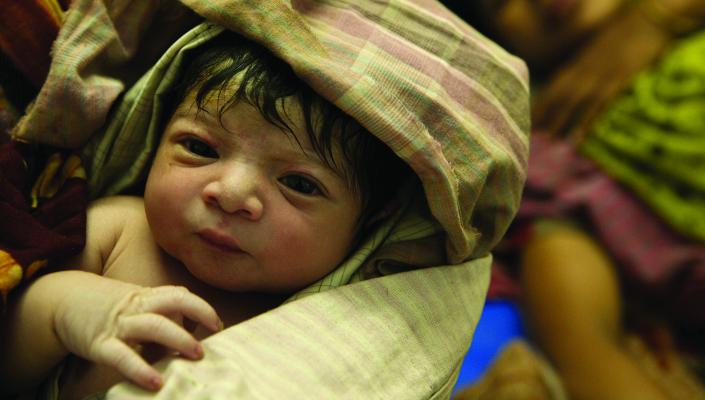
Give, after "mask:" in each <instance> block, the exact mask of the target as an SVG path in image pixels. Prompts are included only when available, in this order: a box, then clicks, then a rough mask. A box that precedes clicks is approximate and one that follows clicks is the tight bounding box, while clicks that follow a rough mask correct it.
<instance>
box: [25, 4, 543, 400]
mask: <svg viewBox="0 0 705 400" xmlns="http://www.w3.org/2000/svg"><path fill="white" fill-rule="evenodd" d="M115 3H116V2H110V6H112V7H118V5H116V4H115ZM156 3H159V4H156ZM183 3H184V4H186V5H187V6H188V7H190V8H192V9H193V10H195V11H196V12H197V13H198V14H199V15H201V16H202V17H203V18H205V19H206V20H207V21H209V22H207V23H202V24H199V25H197V26H196V27H195V28H193V29H192V30H190V31H188V32H186V33H185V34H184V35H183V36H181V37H180V38H179V39H178V40H176V41H175V42H174V44H173V45H172V46H171V47H169V48H168V49H166V50H164V51H163V55H162V57H161V58H160V59H159V61H158V62H157V63H156V64H155V65H154V67H153V68H152V69H150V70H149V71H148V72H147V73H146V74H145V75H143V76H142V78H140V79H138V80H135V79H136V78H135V79H133V78H134V76H133V75H132V76H131V75H130V73H131V72H133V71H134V68H136V66H137V65H139V64H140V63H142V64H144V60H138V59H137V58H139V57H137V55H138V54H141V52H146V53H147V54H154V52H152V51H148V50H153V49H156V48H158V47H159V44H160V43H161V44H164V43H167V42H169V40H167V39H165V37H169V35H171V34H173V33H175V32H179V31H180V30H181V31H185V30H186V28H187V27H189V26H191V25H192V24H191V22H192V21H193V20H192V19H191V18H190V14H189V13H188V12H184V11H183V10H182V9H180V8H179V7H178V6H176V4H172V3H169V2H141V1H133V2H129V1H125V2H120V4H119V9H111V8H106V7H108V6H106V5H105V4H104V3H103V2H100V1H88V0H85V1H84V0H77V1H74V3H72V6H71V9H70V10H69V12H68V13H67V14H66V20H65V23H64V27H63V28H62V30H61V31H60V33H59V38H58V39H57V41H56V43H55V45H54V54H55V57H54V60H53V64H52V67H51V69H50V72H49V78H48V80H47V83H46V84H45V85H44V87H43V88H42V91H41V93H40V95H39V97H38V98H37V101H36V102H35V104H34V106H33V108H32V109H30V110H29V112H28V114H27V115H26V116H25V117H24V118H23V120H22V121H21V122H20V124H19V125H18V127H17V129H16V130H15V132H14V134H15V135H16V136H17V137H21V138H24V139H27V140H36V141H42V142H48V143H52V144H55V145H63V146H69V147H72V146H83V151H84V155H85V159H86V169H87V171H88V178H89V182H90V188H91V190H92V196H93V197H97V196H104V195H108V194H113V193H119V192H124V191H126V190H131V189H134V188H136V186H137V185H139V182H140V181H141V179H143V177H144V176H145V174H146V170H147V167H148V165H149V161H150V159H151V155H152V154H153V151H154V148H155V147H156V144H157V139H158V135H159V132H157V131H156V129H157V127H158V125H159V124H158V122H159V117H160V111H161V108H162V102H161V98H160V94H161V93H164V91H165V90H166V88H167V87H168V86H169V85H170V84H171V82H173V78H174V74H176V73H177V72H178V70H179V68H180V65H181V60H182V58H183V56H184V54H185V53H186V52H188V50H189V48H192V47H194V46H197V45H199V44H200V43H202V42H203V41H205V40H208V39H209V38H212V37H213V36H215V35H217V34H218V33H219V32H220V31H221V30H222V29H223V27H225V28H226V29H230V30H233V31H236V32H239V33H241V34H243V35H245V36H247V37H249V38H251V39H254V40H255V41H258V42H260V43H262V44H264V45H265V46H267V47H268V48H269V49H270V50H272V51H273V52H274V53H275V54H276V55H278V56H279V57H281V58H282V59H284V60H285V61H286V62H287V63H289V64H290V65H291V66H292V67H293V69H294V71H295V72H296V73H297V75H298V76H300V77H301V78H302V79H303V80H304V81H306V82H307V83H308V84H309V85H310V86H311V87H312V88H313V89H314V90H316V91H317V92H319V93H320V94H321V95H322V96H324V97H325V98H327V99H328V100H330V101H331V102H333V103H334V104H336V105H337V106H338V107H339V108H341V109H342V110H343V111H345V112H347V113H348V114H350V115H352V116H353V117H355V118H356V119H357V120H358V121H359V122H360V123H361V124H362V125H363V126H365V127H366V128H367V129H368V130H369V131H370V132H372V133H373V134H375V135H376V136H378V137H379V138H380V139H382V140H383V141H384V142H385V143H387V144H388V145H389V146H390V148H392V149H393V150H394V151H395V152H396V153H397V154H398V155H399V156H400V157H401V158H403V159H404V160H406V161H407V162H408V164H409V165H410V166H411V167H412V169H413V170H414V171H415V172H416V173H417V175H418V176H419V178H420V182H421V183H422V184H421V185H419V186H413V187H405V188H403V190H401V191H400V193H401V194H402V195H403V198H402V199H403V202H404V206H403V207H402V208H401V209H400V210H399V212H398V213H397V214H396V215H394V216H392V217H390V218H389V219H388V220H387V221H386V222H385V224H383V225H382V226H381V227H380V228H379V230H378V231H377V232H376V233H375V234H373V235H371V236H370V237H369V238H368V239H367V241H365V242H364V243H363V244H362V245H361V246H360V249H358V251H356V252H355V253H354V254H353V255H352V256H351V257H350V259H349V260H347V261H345V262H344V263H343V264H342V265H341V266H340V267H339V268H338V269H336V270H335V271H334V272H333V273H331V274H330V275H329V276H327V277H325V278H324V279H322V280H321V281H320V282H317V283H316V284H314V285H312V286H311V287H309V288H306V289H304V290H303V291H302V292H301V293H298V294H297V295H295V296H294V297H293V298H292V300H291V301H289V302H288V303H287V304H285V305H283V306H281V307H279V308H277V309H275V310H272V311H270V312H267V313H265V314H262V315H260V316H258V317H256V318H253V319H251V320H249V321H246V322H244V323H242V324H239V325H237V326H234V327H231V328H230V329H227V330H226V331H224V332H222V333H220V334H218V335H214V336H212V337H210V338H208V339H207V340H206V341H205V342H204V345H205V347H206V353H207V355H206V359H207V362H199V363H182V362H181V361H180V360H172V361H171V362H170V363H162V364H159V365H160V368H162V369H166V371H167V372H166V373H167V375H168V376H169V379H167V383H166V386H165V387H164V388H163V389H162V390H161V391H160V392H159V394H157V395H156V397H161V398H170V399H171V398H191V397H194V396H196V394H198V395H201V396H204V395H206V394H209V395H211V396H212V397H214V398H228V397H233V396H236V397H238V398H281V397H285V398H401V399H404V398H410V399H411V398H447V397H448V396H449V395H450V393H451V390H452V388H453V385H454V383H455V379H456V377H457V373H458V371H459V366H460V363H461V361H462V358H463V355H464V353H465V351H466V350H467V348H468V346H469V344H470V341H471V338H472V333H473V330H474V326H475V325H476V323H477V320H478V317H479V314H480V311H481V308H482V305H483V300H484V295H485V292H486V289H487V285H488V282H489V267H490V261H491V256H490V253H489V252H490V250H491V248H492V247H493V246H494V245H495V244H496V243H497V242H498V241H499V239H500V238H501V237H502V235H503V234H504V232H505V231H506V229H507V226H508V224H509V223H510V221H511V219H512V218H513V216H514V214H515V212H516V209H517V207H518V202H519V198H520V194H521V188H522V185H523V183H524V177H525V175H524V174H525V168H526V162H527V154H528V140H527V137H528V130H529V120H528V115H529V112H528V111H529V110H528V106H529V105H528V84H527V79H526V69H525V66H524V64H523V63H522V62H521V61H520V60H518V59H516V58H514V57H513V56H511V55H509V54H507V53H506V52H504V51H503V50H502V49H501V48H499V47H497V46H496V45H495V44H493V43H492V42H490V41H488V40H487V39H486V38H484V37H483V36H481V35H480V34H478V33H477V32H476V31H474V30H473V29H472V28H470V27H469V26H467V25H466V24H465V23H464V22H463V21H462V20H460V19H459V18H458V17H456V16H455V15H453V14H451V13H450V12H449V11H447V10H446V9H445V8H444V7H443V6H442V5H440V4H438V3H436V2H433V1H388V2H386V1H374V2H373V1H369V2H359V1H349V2H348V1H332V0H331V1H319V2H314V1H293V2H288V1H281V0H279V1H267V2H261V1H232V0H231V1H195V0H193V1H191V0H189V1H183ZM165 13H166V14H165ZM165 20H168V21H171V24H170V25H168V24H167V25H164V24H163V22H164V21H165ZM167 26H168V27H169V28H170V29H165V28H166V27H167ZM155 27H158V28H155ZM145 49H147V50H145ZM125 88H129V90H127V91H124V89H125ZM118 96H120V100H119V102H117V103H115V101H116V99H118ZM55 104H63V105H65V108H62V109H61V110H60V111H59V112H57V110H56V108H55ZM111 108H112V110H111V111H110V114H109V113H108V112H109V110H110V109H111ZM419 267H425V268H420V269H419ZM393 272H395V273H393ZM392 273H393V274H392ZM294 300H295V301H294ZM150 396H154V395H153V394H147V393H143V392H139V391H138V390H137V389H135V388H134V387H132V386H131V385H128V384H124V385H118V386H117V387H115V388H113V390H111V391H109V392H108V396H107V397H108V398H113V397H114V398H126V397H127V398H143V397H150Z"/></svg>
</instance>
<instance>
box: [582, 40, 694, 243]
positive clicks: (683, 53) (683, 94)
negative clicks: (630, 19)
mask: <svg viewBox="0 0 705 400" xmlns="http://www.w3.org/2000/svg"><path fill="white" fill-rule="evenodd" d="M582 151H583V152H584V153H585V154H586V155H587V156H588V157H590V158H592V159H593V160H595V161H596V162H597V163H598V164H599V165H600V166H601V167H602V168H603V169H604V170H605V171H606V172H607V173H609V174H610V175H612V176H614V177H615V178H616V179H618V180H619V181H621V182H623V183H624V184H625V185H627V186H628V187H630V188H631V189H633V191H634V192H635V193H636V194H637V195H638V196H639V197H640V198H641V199H643V200H644V201H645V202H646V203H647V204H648V205H650V206H651V207H652V208H653V209H654V210H655V211H656V213H658V214H659V215H660V216H661V217H662V218H663V219H664V220H665V221H667V222H668V223H669V224H670V225H671V226H672V227H673V228H675V229H676V230H678V231H679V232H681V233H682V234H684V235H686V236H688V237H690V238H693V239H696V240H699V241H705V32H702V33H699V34H696V35H693V36H691V37H689V38H687V39H684V40H683V41H682V42H680V43H678V44H677V45H676V46H675V47H674V48H673V49H672V50H671V51H669V52H668V53H667V54H666V55H665V56H664V57H663V59H662V60H661V62H660V63H659V64H658V65H656V66H655V67H654V68H652V69H650V70H648V71H645V72H644V73H642V74H640V75H639V76H638V77H637V78H636V79H635V81H634V83H633V85H632V87H631V88H630V90H629V91H628V92H627V93H625V94H624V95H623V96H621V97H620V98H619V99H618V100H617V101H615V102H614V104H612V105H611V106H610V107H609V109H608V110H607V111H606V112H605V113H604V115H603V116H601V117H600V118H599V119H598V120H597V122H596V124H595V126H594V129H593V131H592V132H591V134H590V135H588V136H587V138H586V139H585V141H584V143H583V144H582Z"/></svg>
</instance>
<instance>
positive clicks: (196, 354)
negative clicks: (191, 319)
mask: <svg viewBox="0 0 705 400" xmlns="http://www.w3.org/2000/svg"><path fill="white" fill-rule="evenodd" d="M193 356H194V358H201V357H203V347H201V345H200V344H197V345H196V346H195V347H194V348H193Z"/></svg>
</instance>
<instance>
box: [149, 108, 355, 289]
mask: <svg viewBox="0 0 705 400" xmlns="http://www.w3.org/2000/svg"><path fill="white" fill-rule="evenodd" d="M213 97H217V96H213ZM293 108H296V107H293ZM294 111H295V112H294ZM290 115H298V108H296V110H292V111H290ZM222 122H223V124H222V125H221V123H220V121H219V119H218V114H217V104H215V102H214V101H213V102H211V103H208V106H207V107H206V110H205V112H204V111H201V112H198V108H197V107H196V106H195V105H193V96H189V97H187V98H186V100H185V101H184V103H183V104H182V105H181V106H180V107H179V108H177V110H176V112H175V113H174V115H173V117H172V118H171V120H170V121H169V122H168V125H167V127H166V129H165V132H164V134H163V137H162V140H161V143H160V145H159V149H158V151H157V155H156V158H155V160H154V164H153V166H152V169H151V171H150V174H149V178H148V181H147V186H146V189H145V208H146V212H147V218H148V220H149V223H150V226H151V228H152V232H153V234H154V237H155V240H156V241H157V243H158V244H159V245H160V246H161V247H162V248H163V249H164V250H165V251H166V252H167V253H169V254H170V255H172V256H173V257H175V258H177V259H179V260H180V261H181V262H182V263H183V264H184V265H185V266H186V268H187V269H188V270H189V271H190V272H191V274H193V275H194V276H195V277H196V278H198V279H200V280H201V281H204V282H206V283H208V284H210V285H213V286H216V287H219V288H222V289H227V290H235V291H293V290H296V289H299V288H302V287H304V286H306V285H307V284H309V283H312V282H314V281H316V280H317V279H319V278H321V277H323V276H325V275H326V274H327V273H329V272H330V271H332V270H333V269H334V268H335V267H336V266H337V265H338V264H339V263H340V262H341V261H342V260H343V258H344V257H345V256H346V255H347V253H348V251H349V250H350V246H351V243H352V242H353V239H354V237H355V234H356V227H357V221H358V218H359V215H360V210H361V205H360V200H359V197H358V196H357V195H356V194H355V193H353V191H352V190H351V189H349V188H348V185H347V184H346V180H345V179H344V178H343V177H342V176H341V175H339V174H337V173H336V172H335V171H334V170H332V169H331V168H329V167H327V166H326V164H325V163H324V162H322V161H321V160H320V159H319V158H318V156H316V153H315V152H313V150H312V149H311V147H310V142H309V140H308V136H307V134H306V133H305V131H304V129H303V122H302V120H301V118H298V119H296V118H295V119H294V122H295V128H296V129H294V133H295V135H296V137H297V139H298V141H299V142H300V144H301V146H302V147H303V149H305V150H306V152H304V151H303V150H302V149H301V148H300V147H299V145H298V144H297V143H296V141H295V140H294V139H293V138H291V137H290V136H289V135H287V134H285V133H283V132H282V131H281V130H280V128H278V127H276V126H274V125H272V124H270V123H269V122H267V121H266V120H265V119H264V118H263V117H262V116H261V114H260V113H259V111H258V110H257V109H255V108H254V107H252V106H251V105H249V104H247V103H245V102H236V103H235V104H234V105H233V106H232V107H230V108H229V109H228V110H227V111H226V112H225V114H224V115H223V118H222Z"/></svg>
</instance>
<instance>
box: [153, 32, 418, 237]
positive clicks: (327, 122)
mask: <svg viewBox="0 0 705 400" xmlns="http://www.w3.org/2000/svg"><path fill="white" fill-rule="evenodd" d="M236 78H237V79H236ZM235 84H237V85H235ZM194 90H196V98H195V103H196V105H197V107H198V108H199V110H204V109H205V106H206V104H207V102H208V100H209V99H210V97H209V96H211V95H213V94H216V95H217V96H218V97H217V98H218V104H219V109H218V114H219V115H218V116H219V117H220V118H222V116H223V114H224V112H225V111H226V110H227V109H228V108H229V107H230V106H231V105H232V104H234V103H235V102H238V101H245V102H247V103H248V104H250V105H252V106H254V107H255V108H257V109H258V111H259V112H260V113H261V114H262V116H263V117H264V118H265V119H266V120H267V121H268V122H270V123H272V124H274V125H276V126H278V127H280V128H281V129H282V131H283V132H285V133H286V134H289V135H290V136H291V137H292V138H293V139H294V140H296V135H294V134H293V131H292V127H291V125H290V124H291V119H290V118H289V116H288V115H287V114H286V109H285V107H284V104H283V101H284V100H285V99H287V98H292V99H294V100H297V101H298V104H299V106H300V107H301V110H302V113H303V117H304V123H305V125H306V126H305V128H306V132H307V134H308V137H309V140H310V142H311V145H312V147H313V150H314V151H315V152H316V154H317V155H318V156H319V157H320V158H321V160H323V161H324V162H325V163H326V164H327V166H328V167H330V168H332V169H334V170H336V171H338V172H340V173H341V174H342V175H343V177H344V179H345V180H346V182H347V184H348V187H349V188H350V189H351V190H352V191H353V192H354V193H357V194H358V195H359V196H360V200H361V203H362V213H361V218H360V221H359V226H364V225H365V223H366V221H367V220H368V219H369V218H370V217H371V216H372V215H374V214H375V213H376V212H378V211H380V210H382V209H383V208H384V207H385V205H386V204H388V203H389V202H390V201H391V200H392V198H393V196H394V195H395V193H396V190H397V189H398V187H399V186H400V182H402V181H403V180H404V178H405V177H406V176H408V175H409V174H410V173H411V172H410V168H409V167H408V166H407V165H406V163H405V162H404V161H402V160H401V159H400V158H399V157H397V156H396V154H394V152H393V151H392V150H391V149H390V148H389V147H388V146H387V145H385V144H384V143H383V142H382V141H380V140H379V139H378V138H377V137H376V136H374V135H373V134H371V133H370V132H368V131H367V130H366V129H364V128H363V127H362V126H361V125H360V124H359V123H358V122H357V121H356V120H355V119H353V118H352V117H351V116H349V115H348V114H346V113H344V112H343V111H342V110H340V109H339V108H337V107H336V106H335V105H333V104H332V103H330V102H329V101H328V100H326V99H324V98H323V97H321V96H320V95H319V94H318V93H316V92H315V91H313V89H311V88H310V87H309V86H308V85H307V84H306V83H304V82H303V81H302V80H301V79H300V78H298V77H297V76H296V74H295V73H294V71H293V70H292V68H291V66H289V65H288V64H287V63H285V62H284V61H282V60H281V59H279V58H277V57H276V56H274V55H273V54H272V53H271V52H270V51H269V50H267V49H266V48H264V47H263V46H261V45H259V44H257V43H255V42H253V41H251V40H248V39H246V38H244V37H242V36H239V35H236V34H235V33H233V32H227V31H226V32H224V33H222V34H220V35H219V36H218V37H216V38H214V39H211V40H210V41H209V42H207V43H205V44H203V45H201V46H199V47H197V48H195V49H193V50H192V51H191V53H189V55H188V60H187V62H186V67H185V68H184V70H183V72H182V74H181V76H180V78H179V81H178V82H177V84H176V85H175V87H174V92H172V93H169V94H168V96H167V98H165V101H166V103H165V107H166V112H165V115H166V118H167V119H168V118H169V117H170V116H171V115H172V114H173V112H174V111H175V110H176V107H178V105H179V104H181V103H182V102H183V101H184V100H185V99H186V97H187V96H188V95H189V93H191V92H192V91H194ZM221 122H222V121H221ZM336 140H337V142H338V143H339V144H340V150H341V153H342V156H343V162H344V163H345V164H346V165H337V164H336V160H335V157H333V154H334V144H335V143H336ZM297 142H298V140H297Z"/></svg>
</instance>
